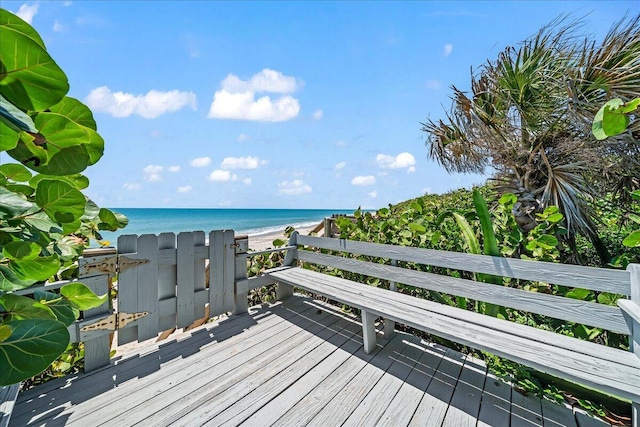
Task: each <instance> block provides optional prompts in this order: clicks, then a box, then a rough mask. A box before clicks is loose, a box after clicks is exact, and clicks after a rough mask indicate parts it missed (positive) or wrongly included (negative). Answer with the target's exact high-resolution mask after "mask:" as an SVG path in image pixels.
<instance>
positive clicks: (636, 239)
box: [622, 230, 640, 248]
mask: <svg viewBox="0 0 640 427" xmlns="http://www.w3.org/2000/svg"><path fill="white" fill-rule="evenodd" d="M622 244H623V245H625V246H626V247H628V248H637V247H640V230H636V231H634V232H633V233H631V234H629V235H628V236H627V237H625V238H624V240H623V241H622Z"/></svg>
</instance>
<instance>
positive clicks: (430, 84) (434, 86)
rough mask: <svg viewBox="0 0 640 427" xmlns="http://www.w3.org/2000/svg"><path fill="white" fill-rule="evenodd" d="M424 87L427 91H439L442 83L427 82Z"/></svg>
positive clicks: (438, 81)
mask: <svg viewBox="0 0 640 427" xmlns="http://www.w3.org/2000/svg"><path fill="white" fill-rule="evenodd" d="M425 87H426V88H427V89H440V88H441V87H442V83H440V80H427V82H426V83H425Z"/></svg>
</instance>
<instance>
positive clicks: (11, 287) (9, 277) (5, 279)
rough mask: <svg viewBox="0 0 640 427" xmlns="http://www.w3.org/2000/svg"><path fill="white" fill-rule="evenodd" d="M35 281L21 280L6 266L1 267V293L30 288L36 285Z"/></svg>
mask: <svg viewBox="0 0 640 427" xmlns="http://www.w3.org/2000/svg"><path fill="white" fill-rule="evenodd" d="M36 281H37V280H35V279H28V280H25V279H21V278H19V277H18V276H17V275H16V273H15V272H14V271H13V270H11V269H10V268H8V267H5V266H4V265H0V292H10V291H16V290H18V289H24V288H28V287H29V286H31V285H33V284H34V283H36Z"/></svg>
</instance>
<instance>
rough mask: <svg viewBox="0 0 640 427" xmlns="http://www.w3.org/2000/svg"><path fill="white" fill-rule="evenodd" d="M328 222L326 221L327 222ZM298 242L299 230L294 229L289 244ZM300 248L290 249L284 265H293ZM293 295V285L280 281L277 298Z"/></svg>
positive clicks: (295, 244)
mask: <svg viewBox="0 0 640 427" xmlns="http://www.w3.org/2000/svg"><path fill="white" fill-rule="evenodd" d="M325 224H326V223H325ZM297 244H298V232H297V231H294V232H293V233H291V236H289V243H288V245H289V246H297ZM297 252H298V249H288V250H287V252H286V255H285V256H284V262H283V263H282V265H293V263H294V262H295V260H296V258H297V256H296V255H297ZM292 295H293V286H291V285H287V284H286V283H278V284H277V287H276V299H278V300H282V299H285V298H288V297H290V296H292Z"/></svg>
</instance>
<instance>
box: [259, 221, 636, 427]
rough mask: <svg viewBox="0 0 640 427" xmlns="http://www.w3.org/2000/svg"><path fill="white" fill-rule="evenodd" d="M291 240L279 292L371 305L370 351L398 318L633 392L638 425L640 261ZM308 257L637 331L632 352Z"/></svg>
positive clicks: (278, 277) (274, 275)
mask: <svg viewBox="0 0 640 427" xmlns="http://www.w3.org/2000/svg"><path fill="white" fill-rule="evenodd" d="M305 247H315V248H318V249H327V250H332V251H339V252H341V253H342V255H346V254H357V255H365V256H368V257H374V258H379V261H381V260H382V262H385V263H376V262H368V261H361V260H357V259H354V258H353V257H346V256H336V255H329V254H325V253H320V252H318V251H312V250H308V249H305ZM289 248H290V249H289V250H288V252H287V256H286V257H285V262H284V266H283V267H281V268H278V269H274V270H271V271H268V272H265V276H266V277H265V278H268V279H270V280H272V281H275V282H276V283H278V296H279V297H280V298H282V297H286V296H288V295H291V294H292V293H293V287H298V288H301V289H304V290H306V291H309V292H312V293H315V294H319V295H323V296H325V297H327V298H330V299H332V300H335V301H338V302H341V303H344V304H347V305H350V306H352V307H356V308H358V309H359V310H360V311H361V313H362V327H363V340H364V347H365V351H366V352H367V353H370V352H372V351H373V350H374V349H375V348H376V337H377V333H376V329H375V321H376V319H377V318H379V317H382V318H384V319H385V333H386V334H388V333H390V332H391V331H392V330H393V327H394V326H393V325H394V322H398V323H401V324H404V325H407V326H410V327H413V328H416V329H419V330H421V331H425V332H427V333H429V334H433V335H436V336H439V337H442V338H445V339H448V340H451V341H454V342H457V343H460V344H463V345H467V346H469V347H473V348H476V349H478V350H482V351H487V352H489V353H492V354H495V355H498V356H501V357H505V358H507V359H509V360H512V361H515V362H518V363H522V364H524V365H527V366H530V367H533V368H535V369H537V370H539V371H542V372H546V373H548V374H551V375H553V376H556V377H559V378H564V379H566V380H569V381H572V382H575V383H578V384H581V385H584V386H587V387H591V388H594V389H596V390H600V391H602V392H605V393H609V394H611V395H614V396H618V397H621V398H623V399H628V400H630V401H631V402H632V410H633V426H634V427H638V423H639V421H638V417H639V415H638V412H639V410H640V306H639V305H640V265H637V264H632V265H630V266H629V268H628V269H627V270H626V271H624V270H612V269H600V268H593V267H582V266H574V265H563V264H554V263H547V262H536V261H524V260H519V259H510V258H499V257H491V256H485V255H471V254H463V253H455V252H445V251H436V250H429V249H421V248H411V247H402V246H393V245H383V244H375V243H366V242H357V241H350V240H345V239H329V238H320V237H312V236H302V235H298V234H297V233H294V234H293V235H292V236H291V239H290V241H289ZM325 252H326V251H325ZM298 261H301V262H302V263H311V264H315V265H320V266H326V267H330V268H335V269H339V270H343V271H348V272H353V273H357V274H362V275H366V276H370V277H376V278H379V279H383V280H387V281H389V282H391V283H392V285H393V284H394V283H401V284H404V285H409V286H413V287H416V288H422V289H426V290H430V291H435V292H439V293H445V294H449V295H455V296H458V297H464V298H468V299H471V300H475V301H483V302H485V303H490V304H494V305H498V306H504V307H511V308H514V309H517V310H521V311H525V312H529V313H536V314H539V315H543V316H548V317H552V318H555V319H560V320H564V321H567V322H576V323H581V324H585V325H589V326H592V327H599V328H603V329H606V330H609V331H612V332H616V333H621V334H627V335H630V339H629V341H630V349H631V351H630V352H629V351H624V350H621V349H616V348H611V347H606V346H603V345H600V344H596V343H593V342H588V341H584V340H580V339H577V338H573V337H569V336H566V335H561V334H558V333H555V332H550V331H546V330H542V329H538V328H534V327H530V326H527V325H524V324H519V323H515V322H512V321H508V320H502V319H498V318H496V317H491V316H487V315H484V314H479V313H476V312H472V311H468V310H465V309H461V308H457V307H452V306H450V305H447V304H440V303H437V302H433V301H428V300H425V299H422V298H416V297H413V296H411V295H408V294H404V293H398V292H393V291H391V290H387V289H383V288H377V287H374V286H369V285H366V284H363V283H358V282H355V281H351V280H346V279H343V278H339V277H334V276H330V275H328V274H324V273H320V272H317V271H312V270H310V269H308V268H303V267H300V266H297V265H298ZM389 261H391V263H390V262H389ZM398 261H400V262H408V263H416V264H422V265H428V266H434V267H443V268H448V269H455V270H464V271H469V272H474V273H482V274H489V275H495V276H502V277H511V278H516V279H523V280H531V281H538V282H545V283H552V284H556V285H562V286H567V287H575V288H582V289H589V290H592V291H596V292H609V293H613V294H620V295H625V296H627V297H628V299H620V300H619V301H618V307H614V306H609V305H604V304H599V303H596V302H589V301H581V300H577V299H571V298H564V297H561V296H556V295H550V294H546V293H536V292H530V291H526V290H522V289H516V288H510V287H506V286H499V285H493V284H488V283H482V282H477V281H473V280H467V279H459V278H454V277H450V276H445V275H440V274H434V273H429V272H424V271H417V270H411V269H408V268H402V267H397V266H395V264H396V262H398ZM390 264H392V265H390Z"/></svg>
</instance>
